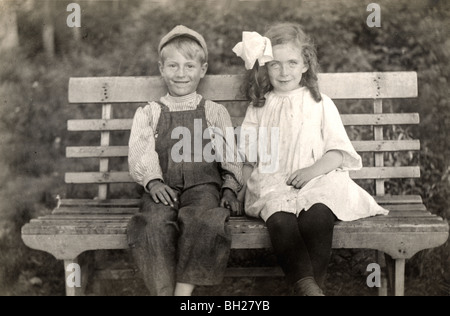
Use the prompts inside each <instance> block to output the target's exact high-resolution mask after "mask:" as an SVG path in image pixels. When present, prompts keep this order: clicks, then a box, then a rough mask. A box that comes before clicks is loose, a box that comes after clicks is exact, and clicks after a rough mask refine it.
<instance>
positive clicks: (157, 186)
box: [147, 180, 177, 207]
mask: <svg viewBox="0 0 450 316" xmlns="http://www.w3.org/2000/svg"><path fill="white" fill-rule="evenodd" d="M147 189H148V190H149V192H150V196H151V197H152V199H153V201H155V203H163V204H164V205H170V206H171V207H174V204H173V203H174V202H177V194H176V193H175V191H174V190H172V189H171V188H170V187H169V186H168V185H166V184H165V183H163V182H161V181H159V180H153V181H150V182H149V184H147Z"/></svg>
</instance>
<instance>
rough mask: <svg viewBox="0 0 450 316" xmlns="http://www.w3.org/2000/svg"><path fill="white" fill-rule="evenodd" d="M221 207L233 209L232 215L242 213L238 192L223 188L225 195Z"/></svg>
mask: <svg viewBox="0 0 450 316" xmlns="http://www.w3.org/2000/svg"><path fill="white" fill-rule="evenodd" d="M220 207H225V208H228V209H231V215H233V216H241V215H242V207H241V203H240V202H239V201H238V199H237V197H236V194H235V193H234V192H233V191H232V190H230V189H225V190H223V197H222V199H221V200H220Z"/></svg>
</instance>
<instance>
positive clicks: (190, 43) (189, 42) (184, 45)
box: [159, 36, 206, 64]
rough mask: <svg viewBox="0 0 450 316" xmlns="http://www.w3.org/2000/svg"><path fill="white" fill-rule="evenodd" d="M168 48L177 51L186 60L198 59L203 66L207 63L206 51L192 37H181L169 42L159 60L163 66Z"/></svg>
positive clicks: (162, 50)
mask: <svg viewBox="0 0 450 316" xmlns="http://www.w3.org/2000/svg"><path fill="white" fill-rule="evenodd" d="M168 48H173V49H175V50H177V51H178V52H179V53H180V54H181V55H183V56H184V57H186V58H189V59H196V58H198V60H199V61H200V63H202V64H204V63H206V54H205V51H204V50H203V48H202V47H201V46H200V44H199V43H198V42H197V41H196V40H194V39H192V38H190V37H187V36H179V37H177V38H175V39H173V40H171V41H170V42H168V43H167V44H166V45H164V46H163V48H162V49H161V53H160V54H159V59H160V61H161V62H162V63H163V64H164V61H165V59H166V58H165V52H166V50H167V49H168Z"/></svg>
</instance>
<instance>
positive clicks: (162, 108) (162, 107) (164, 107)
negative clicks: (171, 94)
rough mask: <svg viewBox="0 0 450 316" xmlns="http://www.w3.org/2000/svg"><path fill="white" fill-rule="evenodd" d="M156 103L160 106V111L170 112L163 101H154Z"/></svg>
mask: <svg viewBox="0 0 450 316" xmlns="http://www.w3.org/2000/svg"><path fill="white" fill-rule="evenodd" d="M154 102H156V103H158V104H159V106H160V107H161V113H162V112H170V109H169V107H168V106H167V105H165V104H164V103H162V102H161V101H154Z"/></svg>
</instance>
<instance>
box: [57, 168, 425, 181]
mask: <svg viewBox="0 0 450 316" xmlns="http://www.w3.org/2000/svg"><path fill="white" fill-rule="evenodd" d="M350 176H351V177H352V178H353V179H387V178H419V177H420V167H364V168H362V169H361V170H357V171H350ZM65 181H66V183H73V184H77V183H78V184H88V183H102V184H103V183H134V181H133V179H132V178H131V176H130V174H129V173H128V172H68V173H66V175H65Z"/></svg>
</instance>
